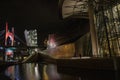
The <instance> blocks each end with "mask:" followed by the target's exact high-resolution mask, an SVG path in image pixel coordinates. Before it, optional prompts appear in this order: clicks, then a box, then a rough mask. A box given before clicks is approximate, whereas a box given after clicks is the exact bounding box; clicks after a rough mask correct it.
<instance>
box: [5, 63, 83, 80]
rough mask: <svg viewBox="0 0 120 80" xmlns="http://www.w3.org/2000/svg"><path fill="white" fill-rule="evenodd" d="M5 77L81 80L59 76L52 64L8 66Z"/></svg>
mask: <svg viewBox="0 0 120 80" xmlns="http://www.w3.org/2000/svg"><path fill="white" fill-rule="evenodd" d="M5 75H6V76H8V77H9V78H10V79H9V80H81V79H75V77H71V76H69V77H66V76H65V75H61V74H59V73H58V72H57V67H56V66H55V65H53V64H48V65H44V64H35V63H27V64H21V65H15V66H10V67H8V68H7V69H6V71H5ZM7 80H8V79H7Z"/></svg>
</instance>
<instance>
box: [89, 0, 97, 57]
mask: <svg viewBox="0 0 120 80" xmlns="http://www.w3.org/2000/svg"><path fill="white" fill-rule="evenodd" d="M91 3H92V0H89V1H88V13H89V23H90V34H91V41H92V52H93V53H92V54H93V57H98V55H99V54H98V41H97V34H96V29H95V24H94V10H93V6H92V4H91Z"/></svg>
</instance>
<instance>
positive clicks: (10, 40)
mask: <svg viewBox="0 0 120 80" xmlns="http://www.w3.org/2000/svg"><path fill="white" fill-rule="evenodd" d="M5 46H14V28H13V27H12V30H11V31H10V30H9V29H8V23H7V22H6V31H5ZM13 54H14V53H13V50H12V49H11V48H6V49H5V61H9V60H12V59H13Z"/></svg>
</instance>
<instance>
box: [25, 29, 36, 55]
mask: <svg viewBox="0 0 120 80" xmlns="http://www.w3.org/2000/svg"><path fill="white" fill-rule="evenodd" d="M24 34H25V39H26V43H27V46H31V47H37V46H38V43H37V30H36V29H35V30H25V31H24ZM35 51H36V49H35V48H34V49H29V53H30V54H33V53H35Z"/></svg>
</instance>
